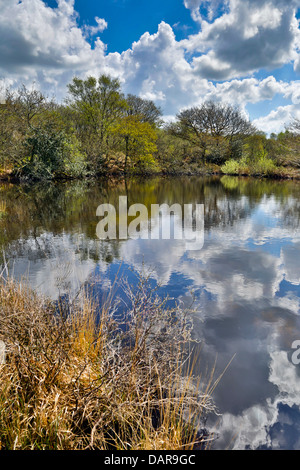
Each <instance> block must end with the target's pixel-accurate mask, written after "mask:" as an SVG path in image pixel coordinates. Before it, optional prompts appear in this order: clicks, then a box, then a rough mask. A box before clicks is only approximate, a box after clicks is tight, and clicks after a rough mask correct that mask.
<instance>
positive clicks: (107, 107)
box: [67, 75, 126, 171]
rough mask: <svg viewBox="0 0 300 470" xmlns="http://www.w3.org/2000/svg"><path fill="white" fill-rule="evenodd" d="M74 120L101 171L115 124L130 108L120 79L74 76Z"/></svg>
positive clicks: (71, 99)
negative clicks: (127, 107) (127, 106)
mask: <svg viewBox="0 0 300 470" xmlns="http://www.w3.org/2000/svg"><path fill="white" fill-rule="evenodd" d="M68 91H69V98H68V99H67V104H68V106H69V111H70V119H71V120H72V122H73V123H74V125H75V129H76V132H77V135H78V138H79V140H80V142H81V143H82V148H83V150H84V151H85V152H86V153H87V155H88V157H89V161H90V163H91V164H92V166H93V167H94V169H95V170H96V171H97V170H99V168H100V167H101V164H103V159H104V158H105V153H106V152H107V150H108V149H109V147H110V136H111V132H110V130H111V127H112V125H113V124H114V123H115V122H116V120H117V119H119V118H120V117H121V116H122V114H123V112H124V109H125V107H126V102H125V99H124V97H123V95H122V93H121V89H120V82H119V80H117V79H113V78H111V77H109V76H107V75H101V76H100V77H99V78H98V79H97V78H95V77H88V78H87V79H86V80H82V79H80V78H77V77H75V78H73V81H72V83H70V84H69V85H68Z"/></svg>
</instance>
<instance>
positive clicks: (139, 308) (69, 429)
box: [0, 277, 216, 450]
mask: <svg viewBox="0 0 300 470" xmlns="http://www.w3.org/2000/svg"><path fill="white" fill-rule="evenodd" d="M124 289H125V290H126V295H127V298H128V307H127V311H126V314H127V317H128V328H127V329H126V331H123V330H122V329H120V324H119V323H117V322H116V321H115V319H114V315H113V312H114V306H113V302H112V300H111V298H110V295H108V297H107V300H106V302H105V303H104V305H102V306H101V315H100V317H99V315H98V313H97V312H98V310H97V308H96V306H95V305H93V303H92V302H91V300H89V299H87V298H86V297H81V299H80V300H77V302H76V304H73V305H72V308H71V311H69V312H68V314H66V313H65V312H64V311H63V309H59V311H58V310H57V309H55V308H54V306H53V304H52V303H51V302H49V301H48V300H46V299H44V298H41V297H40V296H39V295H37V294H36V293H35V292H33V291H32V290H30V289H29V288H28V287H26V285H25V284H19V283H18V284H17V283H15V282H14V281H13V280H11V279H8V280H5V279H4V278H3V277H1V279H0V340H3V341H4V342H5V344H6V358H5V363H4V364H2V365H0V447H1V449H2V450H4V449H5V450H12V449H22V450H24V449H28V450H33V449H50V450H54V449H58V450H66V449H67V450H75V449H77V450H80V449H100V450H104V449H125V450H126V449H127V450H128V449H130V450H140V449H150V450H153V449H159V450H164V449H165V450H167V449H172V450H176V449H182V448H184V449H195V448H203V447H205V446H207V442H209V440H210V439H211V436H209V435H208V434H207V433H204V432H203V431H199V429H200V428H199V426H201V422H202V421H201V420H202V418H203V417H204V416H205V415H206V413H207V412H213V411H214V404H213V402H212V399H211V393H212V390H213V388H214V387H215V385H216V383H215V382H213V375H211V376H210V377H209V378H208V380H207V381H206V385H202V386H200V384H198V383H196V382H195V378H194V377H193V376H192V374H191V373H188V376H187V377H184V376H183V375H184V374H183V369H184V368H185V367H186V365H187V363H188V361H189V357H190V356H189V355H188V354H187V352H184V351H185V345H186V344H187V342H189V340H190V332H191V325H190V323H189V322H188V318H187V316H186V315H185V314H184V312H182V311H181V310H180V309H175V310H172V311H170V310H168V309H167V308H166V306H165V304H164V302H162V301H161V300H160V299H159V298H157V297H155V296H154V295H153V293H152V292H151V291H149V290H148V287H147V282H146V281H145V280H141V282H140V284H139V287H138V289H137V291H135V292H133V291H132V290H131V288H130V286H128V285H125V286H124ZM99 318H100V319H99Z"/></svg>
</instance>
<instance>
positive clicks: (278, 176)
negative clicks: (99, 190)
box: [0, 168, 300, 184]
mask: <svg viewBox="0 0 300 470" xmlns="http://www.w3.org/2000/svg"><path fill="white" fill-rule="evenodd" d="M278 170H279V171H278V173H275V174H274V173H271V174H263V173H253V174H251V173H238V174H236V173H224V172H222V171H221V170H218V169H215V170H209V169H205V168H204V169H199V170H196V171H193V170H182V171H174V172H166V171H159V172H147V173H128V174H127V175H126V174H125V173H123V172H114V173H99V174H98V175H92V176H80V177H76V178H75V177H68V176H66V177H54V178H52V179H49V180H48V179H47V180H43V179H25V178H19V177H16V176H12V175H11V174H10V173H8V172H6V173H0V183H10V184H23V183H24V184H26V183H33V184H35V183H42V182H46V181H47V182H54V183H57V182H69V181H82V180H83V181H88V180H97V179H102V178H107V179H108V181H110V180H111V181H113V180H115V179H122V180H123V179H127V178H128V179H130V178H135V177H138V178H155V177H161V178H165V177H166V178H172V177H175V178H176V177H187V176H188V177H192V176H199V177H210V176H219V177H222V176H230V177H243V178H255V179H267V180H274V181H300V170H298V171H297V170H295V172H294V174H292V173H281V172H280V168H278Z"/></svg>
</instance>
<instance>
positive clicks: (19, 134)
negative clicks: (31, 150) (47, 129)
mask: <svg viewBox="0 0 300 470" xmlns="http://www.w3.org/2000/svg"><path fill="white" fill-rule="evenodd" d="M52 113H55V104H54V102H53V101H52V100H51V101H49V100H48V99H47V98H46V97H45V96H44V95H43V94H42V93H41V92H40V91H39V90H36V89H35V88H34V86H33V87H32V88H31V89H28V88H26V87H25V85H22V86H21V87H20V88H19V89H18V90H16V91H11V90H9V89H7V90H6V92H5V100H4V103H3V104H1V106H0V156H1V160H2V162H1V163H2V164H3V165H4V166H7V167H9V168H10V169H12V168H14V167H15V166H18V165H19V163H20V160H21V159H22V158H23V156H24V142H25V141H26V139H27V138H28V137H30V135H31V134H32V133H33V131H34V128H35V127H36V126H37V125H41V123H42V122H43V121H44V120H45V119H47V116H49V115H50V114H52Z"/></svg>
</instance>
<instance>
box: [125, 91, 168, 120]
mask: <svg viewBox="0 0 300 470" xmlns="http://www.w3.org/2000/svg"><path fill="white" fill-rule="evenodd" d="M126 102H127V105H128V109H127V114H128V116H139V118H140V120H141V122H148V123H149V124H151V125H154V126H155V125H158V126H159V125H160V124H161V121H160V118H161V116H162V111H161V108H159V107H157V106H156V105H155V103H154V102H153V101H152V100H144V99H142V98H140V97H139V96H135V95H131V94H129V95H127V97H126Z"/></svg>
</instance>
